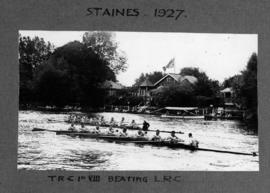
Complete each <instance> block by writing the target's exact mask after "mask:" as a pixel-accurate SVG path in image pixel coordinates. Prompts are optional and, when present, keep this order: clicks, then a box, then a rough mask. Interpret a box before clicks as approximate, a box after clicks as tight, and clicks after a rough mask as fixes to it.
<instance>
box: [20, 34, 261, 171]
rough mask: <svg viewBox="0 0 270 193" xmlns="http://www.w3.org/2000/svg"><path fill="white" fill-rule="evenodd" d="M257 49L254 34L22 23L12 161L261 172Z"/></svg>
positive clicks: (27, 165) (55, 166)
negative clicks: (50, 27) (46, 27)
mask: <svg viewBox="0 0 270 193" xmlns="http://www.w3.org/2000/svg"><path fill="white" fill-rule="evenodd" d="M257 56H258V35H257V34H231V33H184V32H173V33H169V32H128V31H126V32H125V31H37V30H20V31H18V65H19V81H20V82H19V112H18V117H19V120H18V150H17V152H18V154H17V169H18V170H66V171H119V170H120V171H123V170H128V171H144V170H153V171H259V157H260V156H259V148H258V146H259V137H258V112H257V111H258V96H257ZM16 111H17V110H16Z"/></svg>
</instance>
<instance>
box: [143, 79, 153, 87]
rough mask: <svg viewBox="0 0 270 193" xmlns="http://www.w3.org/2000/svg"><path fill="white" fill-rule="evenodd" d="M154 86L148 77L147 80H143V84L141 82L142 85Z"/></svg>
mask: <svg viewBox="0 0 270 193" xmlns="http://www.w3.org/2000/svg"><path fill="white" fill-rule="evenodd" d="M151 86H154V84H153V83H152V82H150V80H148V79H146V80H145V81H143V83H142V84H140V87H151Z"/></svg>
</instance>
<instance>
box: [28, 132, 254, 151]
mask: <svg viewBox="0 0 270 193" xmlns="http://www.w3.org/2000/svg"><path fill="white" fill-rule="evenodd" d="M32 131H49V132H55V133H56V134H57V135H69V136H72V137H83V138H84V137H85V138H94V139H103V140H107V141H113V142H117V143H135V144H140V145H153V146H159V147H169V148H175V149H176V148H181V149H187V150H192V151H199V150H200V151H210V152H218V153H230V154H237V155H251V156H257V153H255V152H253V153H245V152H235V151H227V150H219V149H208V148H200V147H194V146H192V145H189V144H185V143H180V142H177V143H174V142H170V141H151V140H147V139H145V138H143V137H142V138H134V137H120V136H116V135H102V134H96V133H90V132H71V131H61V130H47V129H42V128H34V129H33V130H32Z"/></svg>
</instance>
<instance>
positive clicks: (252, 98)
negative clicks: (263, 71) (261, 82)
mask: <svg viewBox="0 0 270 193" xmlns="http://www.w3.org/2000/svg"><path fill="white" fill-rule="evenodd" d="M223 87H224V88H226V87H232V88H233V91H234V96H233V100H234V102H235V103H237V104H239V105H240V106H241V108H242V109H245V110H246V116H245V119H246V120H248V121H249V122H252V123H255V124H257V121H258V115H257V108H258V99H257V54H256V53H253V54H252V55H251V57H250V59H249V61H248V63H247V66H246V69H245V70H243V71H242V72H241V74H238V75H235V76H233V77H230V78H228V79H226V80H225V81H224V82H223ZM256 128H257V127H256Z"/></svg>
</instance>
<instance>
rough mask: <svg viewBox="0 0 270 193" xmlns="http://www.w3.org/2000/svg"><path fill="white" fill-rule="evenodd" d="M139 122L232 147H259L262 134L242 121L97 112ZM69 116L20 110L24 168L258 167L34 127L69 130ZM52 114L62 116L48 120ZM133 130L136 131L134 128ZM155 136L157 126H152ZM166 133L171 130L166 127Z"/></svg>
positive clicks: (241, 159) (234, 158) (247, 161)
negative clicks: (33, 130)
mask: <svg viewBox="0 0 270 193" xmlns="http://www.w3.org/2000/svg"><path fill="white" fill-rule="evenodd" d="M92 116H104V118H105V119H106V120H109V119H110V118H111V117H112V116H113V117H114V118H115V119H116V120H120V119H121V118H122V117H123V116H124V117H125V119H126V120H127V121H129V122H130V121H131V120H133V119H135V120H136V122H137V123H142V122H143V120H147V121H148V122H149V123H150V124H151V129H159V130H167V131H171V130H175V131H183V132H184V133H185V134H184V135H179V137H181V138H183V139H185V138H187V133H189V132H191V133H193V135H194V137H195V138H197V139H198V140H199V141H200V146H203V147H206V148H214V149H224V150H230V151H240V152H253V151H255V152H256V151H258V137H257V136H256V135H250V133H248V132H247V131H246V130H245V125H243V124H242V123H240V122H236V121H203V120H195V121H194V120H172V119H164V118H160V117H158V116H152V115H138V114H123V113H97V114H92ZM67 117H68V115H67V114H64V113H57V114H56V113H44V112H35V111H21V112H20V113H19V131H18V133H19V136H18V140H19V142H18V168H19V169H31V170H195V171H198V170H204V171H205V170H211V171H215V170H217V171H233V170H234V171H235V170H240V171H258V169H259V162H258V160H259V158H258V157H252V156H242V155H231V154H220V153H214V152H202V151H195V152H191V151H190V150H184V149H170V148H167V147H154V146H150V145H143V146H142V145H135V144H132V143H125V144H121V143H115V142H108V141H104V140H96V139H87V138H78V137H70V136H65V135H55V133H53V132H32V131H31V130H32V129H33V127H40V128H45V129H49V130H65V129H67V128H68V127H69V125H68V124H66V123H64V122H63V120H66V119H67ZM49 119H54V120H59V122H53V123H52V122H48V120H49ZM129 132H130V134H132V132H134V131H129ZM148 133H149V136H151V135H154V132H148ZM162 135H163V137H166V136H168V134H166V133H163V134H162Z"/></svg>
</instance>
